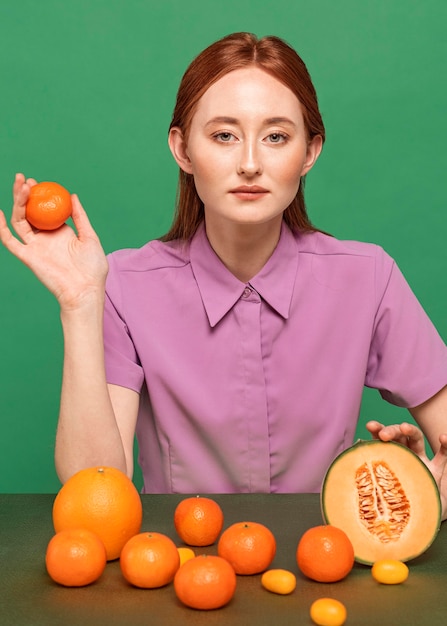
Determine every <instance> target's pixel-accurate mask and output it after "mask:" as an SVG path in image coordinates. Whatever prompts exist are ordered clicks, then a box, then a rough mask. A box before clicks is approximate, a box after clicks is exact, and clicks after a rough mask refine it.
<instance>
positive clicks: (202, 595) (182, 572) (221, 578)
mask: <svg viewBox="0 0 447 626" xmlns="http://www.w3.org/2000/svg"><path fill="white" fill-rule="evenodd" d="M174 590H175V593H176V595H177V598H178V599H179V600H180V602H183V604H186V606H189V607H191V608H192V609H204V610H206V609H219V608H220V607H221V606H224V605H225V604H228V602H229V601H230V600H231V598H232V597H233V595H234V592H235V590H236V574H235V571H234V569H233V568H232V567H231V565H230V564H229V563H228V561H226V560H225V559H222V558H221V557H219V556H213V555H207V554H201V555H200V556H196V557H194V558H193V559H190V560H189V561H186V563H184V564H183V565H182V566H181V567H180V569H179V570H178V571H177V573H176V575H175V578H174Z"/></svg>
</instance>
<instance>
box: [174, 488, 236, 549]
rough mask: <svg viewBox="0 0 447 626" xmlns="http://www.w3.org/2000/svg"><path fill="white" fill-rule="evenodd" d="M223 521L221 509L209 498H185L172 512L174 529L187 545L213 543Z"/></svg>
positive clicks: (207, 544) (208, 544)
mask: <svg viewBox="0 0 447 626" xmlns="http://www.w3.org/2000/svg"><path fill="white" fill-rule="evenodd" d="M223 521H224V516H223V512H222V509H221V508H220V506H219V505H218V504H217V502H216V501H215V500H212V499H211V498H202V497H200V496H197V497H192V498H185V499H184V500H181V501H180V502H179V503H178V505H177V507H176V509H175V512H174V526H175V530H176V531H177V534H178V536H179V537H180V539H181V540H182V541H184V542H185V543H186V544H188V545H189V546H210V545H211V544H213V543H214V542H215V541H216V539H217V538H218V536H219V534H220V531H221V530H222V526H223Z"/></svg>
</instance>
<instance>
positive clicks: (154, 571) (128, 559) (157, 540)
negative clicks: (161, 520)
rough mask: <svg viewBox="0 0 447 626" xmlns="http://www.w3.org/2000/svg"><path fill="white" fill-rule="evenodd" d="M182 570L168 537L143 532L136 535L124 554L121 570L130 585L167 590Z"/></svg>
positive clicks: (125, 547) (176, 553)
mask: <svg viewBox="0 0 447 626" xmlns="http://www.w3.org/2000/svg"><path fill="white" fill-rule="evenodd" d="M179 566H180V555H179V553H178V551H177V547H176V545H175V543H174V542H173V541H172V539H170V538H169V537H168V536H167V535H164V534H162V533H155V532H144V533H139V534H138V535H134V536H133V537H131V538H130V539H129V541H127V543H126V545H125V546H124V548H123V549H122V550H121V556H120V567H121V571H122V573H123V576H124V578H125V579H126V580H127V582H129V583H131V584H132V585H134V586H135V587H141V588H142V589H154V588H156V587H164V585H167V584H168V583H170V582H171V581H172V579H173V578H174V575H175V573H176V571H177V570H178V568H179Z"/></svg>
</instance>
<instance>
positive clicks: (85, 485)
mask: <svg viewBox="0 0 447 626" xmlns="http://www.w3.org/2000/svg"><path fill="white" fill-rule="evenodd" d="M142 519H143V507H142V504H141V498H140V494H139V493H138V491H137V489H136V487H135V485H134V484H133V482H132V481H131V480H130V478H128V477H127V476H126V474H124V473H123V472H121V471H120V470H118V469H116V468H114V467H89V468H86V469H83V470H80V471H79V472H77V473H76V474H74V475H73V476H72V477H71V478H69V479H68V480H67V482H66V483H65V484H64V485H63V486H62V488H61V489H60V490H59V493H58V494H57V496H56V498H55V500H54V504H53V524H54V529H55V531H56V532H59V531H61V530H65V529H67V528H88V529H89V530H91V531H92V532H94V533H96V534H97V535H98V537H99V538H100V539H101V541H102V542H103V544H104V546H105V548H106V552H107V560H108V561H110V560H112V559H117V558H118V557H119V555H120V552H121V549H122V548H123V546H124V544H125V543H126V541H128V539H130V538H131V537H133V535H136V534H137V533H138V532H140V529H141V522H142Z"/></svg>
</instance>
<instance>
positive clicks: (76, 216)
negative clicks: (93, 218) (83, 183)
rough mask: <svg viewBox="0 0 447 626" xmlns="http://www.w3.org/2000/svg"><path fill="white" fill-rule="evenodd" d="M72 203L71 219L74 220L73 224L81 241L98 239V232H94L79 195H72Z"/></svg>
mask: <svg viewBox="0 0 447 626" xmlns="http://www.w3.org/2000/svg"><path fill="white" fill-rule="evenodd" d="M71 203H72V212H71V218H72V220H73V224H74V225H75V227H76V230H77V231H78V236H79V239H81V240H82V239H86V238H94V239H98V236H97V234H96V232H95V231H94V229H93V227H92V225H91V224H90V220H89V219H88V215H87V213H86V212H85V209H84V207H83V206H82V204H81V202H80V200H79V197H78V196H77V194H75V193H74V194H72V196H71Z"/></svg>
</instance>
